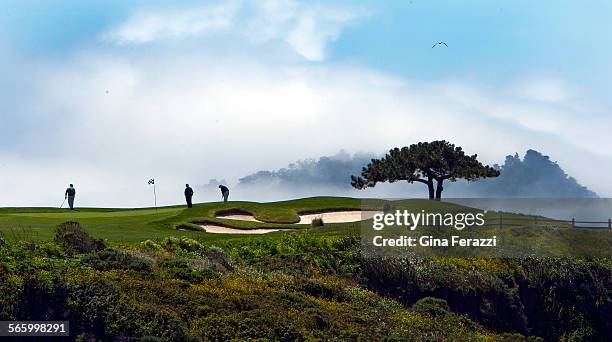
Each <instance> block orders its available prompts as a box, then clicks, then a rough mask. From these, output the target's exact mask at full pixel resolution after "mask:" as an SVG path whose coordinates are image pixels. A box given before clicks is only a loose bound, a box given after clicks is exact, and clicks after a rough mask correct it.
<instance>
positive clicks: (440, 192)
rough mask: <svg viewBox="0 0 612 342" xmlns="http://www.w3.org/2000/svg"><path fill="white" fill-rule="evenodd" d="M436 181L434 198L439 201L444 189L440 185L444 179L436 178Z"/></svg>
mask: <svg viewBox="0 0 612 342" xmlns="http://www.w3.org/2000/svg"><path fill="white" fill-rule="evenodd" d="M437 181H438V186H437V187H436V200H437V201H439V200H440V199H441V198H442V191H443V190H444V187H443V186H442V183H444V179H437Z"/></svg>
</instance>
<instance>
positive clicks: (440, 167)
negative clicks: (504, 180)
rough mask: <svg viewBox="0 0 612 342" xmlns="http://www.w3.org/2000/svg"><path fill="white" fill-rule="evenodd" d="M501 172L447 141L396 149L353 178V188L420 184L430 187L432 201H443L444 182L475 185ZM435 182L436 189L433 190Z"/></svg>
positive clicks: (374, 160) (422, 143) (372, 162)
mask: <svg viewBox="0 0 612 342" xmlns="http://www.w3.org/2000/svg"><path fill="white" fill-rule="evenodd" d="M497 176H499V171H498V170H496V169H494V168H492V167H490V166H488V165H486V166H485V165H483V164H482V163H481V162H479V161H478V160H477V155H476V154H474V155H472V156H470V155H466V154H465V152H463V149H462V148H461V147H459V146H456V147H455V145H454V144H451V143H450V142H447V141H445V140H437V141H432V142H420V143H418V144H413V145H410V146H409V147H402V148H401V149H400V148H397V147H396V148H394V149H392V150H390V151H389V153H387V154H386V155H385V157H383V158H381V159H372V161H371V162H370V163H369V164H368V165H367V166H366V167H364V168H363V170H362V172H361V176H351V185H352V186H353V187H355V188H357V189H364V188H368V187H374V186H376V183H378V182H390V183H393V182H397V181H402V180H405V181H407V182H408V183H414V182H419V183H423V184H426V185H427V188H428V190H429V198H430V199H434V198H435V199H440V198H441V197H442V191H443V190H444V187H443V183H444V181H445V180H448V181H450V182H454V181H456V180H457V179H466V180H468V181H476V180H478V179H481V178H488V177H497ZM434 181H435V182H436V186H435V188H434Z"/></svg>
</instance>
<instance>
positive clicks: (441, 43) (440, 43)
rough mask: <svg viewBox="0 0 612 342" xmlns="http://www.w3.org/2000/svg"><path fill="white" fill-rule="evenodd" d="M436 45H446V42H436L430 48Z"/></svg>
mask: <svg viewBox="0 0 612 342" xmlns="http://www.w3.org/2000/svg"><path fill="white" fill-rule="evenodd" d="M438 45H444V46H446V47H448V44H446V43H445V42H437V43H435V44H434V45H433V46H432V47H431V48H432V49H433V48H435V47H436V46H438Z"/></svg>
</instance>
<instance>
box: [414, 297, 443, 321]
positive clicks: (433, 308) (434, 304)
mask: <svg viewBox="0 0 612 342" xmlns="http://www.w3.org/2000/svg"><path fill="white" fill-rule="evenodd" d="M412 310H413V311H414V312H416V313H418V314H421V315H427V316H431V317H441V316H446V315H447V314H449V313H450V308H449V307H448V303H447V302H446V300H444V299H440V298H434V297H425V298H421V299H419V300H417V302H416V303H414V305H412Z"/></svg>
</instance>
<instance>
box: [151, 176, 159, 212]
mask: <svg viewBox="0 0 612 342" xmlns="http://www.w3.org/2000/svg"><path fill="white" fill-rule="evenodd" d="M149 185H153V199H154V201H155V202H154V203H155V210H156V211H157V191H155V178H151V179H149Z"/></svg>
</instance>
